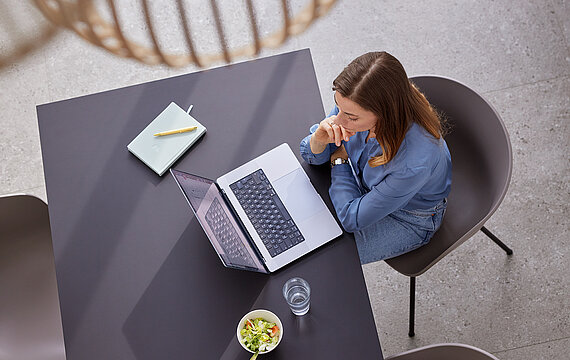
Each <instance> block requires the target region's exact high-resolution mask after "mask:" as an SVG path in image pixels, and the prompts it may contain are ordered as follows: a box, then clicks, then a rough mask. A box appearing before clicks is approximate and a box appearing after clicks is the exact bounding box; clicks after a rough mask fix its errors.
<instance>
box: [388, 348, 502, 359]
mask: <svg viewBox="0 0 570 360" xmlns="http://www.w3.org/2000/svg"><path fill="white" fill-rule="evenodd" d="M458 359H461V360H499V359H497V358H496V357H495V356H493V355H491V354H489V353H488V352H486V351H483V350H481V349H478V348H476V347H474V346H470V345H464V344H435V345H428V346H424V347H421V348H418V349H414V350H410V351H406V352H403V353H401V354H397V355H392V356H388V357H387V358H385V360H458Z"/></svg>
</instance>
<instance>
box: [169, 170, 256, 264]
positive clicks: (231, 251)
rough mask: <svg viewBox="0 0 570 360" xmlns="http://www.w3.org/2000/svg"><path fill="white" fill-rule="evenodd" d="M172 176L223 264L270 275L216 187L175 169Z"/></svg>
mask: <svg viewBox="0 0 570 360" xmlns="http://www.w3.org/2000/svg"><path fill="white" fill-rule="evenodd" d="M170 173H171V174H172V175H173V177H174V179H175V181H176V183H177V184H178V186H179V188H180V190H181V191H182V193H183V194H184V197H185V198H186V200H187V201H188V204H189V205H190V208H191V209H192V211H193V212H194V214H195V215H196V218H197V219H198V222H199V223H200V225H201V226H202V228H203V229H204V232H205V233H206V236H207V237H208V239H209V240H210V243H211V244H212V246H213V247H214V249H215V250H216V252H217V253H218V256H219V257H220V260H221V261H222V263H223V264H224V265H225V266H227V267H231V268H236V269H241V270H249V271H257V272H263V273H267V270H266V268H265V266H264V265H263V264H262V263H261V261H260V260H259V257H258V255H257V253H256V251H255V250H254V249H253V247H252V245H251V244H250V242H249V240H248V239H247V237H246V236H245V234H244V233H243V230H242V229H241V227H240V226H239V224H238V223H237V221H236V219H235V218H234V215H233V213H232V211H231V210H230V208H229V207H228V205H227V204H226V202H225V200H224V199H223V197H222V196H221V194H220V191H219V189H218V187H217V186H216V184H215V183H214V182H213V181H212V180H209V179H206V178H203V177H200V176H196V175H192V174H188V173H185V172H182V171H179V170H175V169H171V170H170Z"/></svg>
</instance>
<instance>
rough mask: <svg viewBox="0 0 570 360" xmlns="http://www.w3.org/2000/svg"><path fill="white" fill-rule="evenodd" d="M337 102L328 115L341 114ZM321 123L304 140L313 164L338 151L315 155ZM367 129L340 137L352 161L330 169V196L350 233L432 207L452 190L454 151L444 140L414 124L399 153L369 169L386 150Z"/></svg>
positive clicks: (305, 151) (307, 158)
mask: <svg viewBox="0 0 570 360" xmlns="http://www.w3.org/2000/svg"><path fill="white" fill-rule="evenodd" d="M338 112H339V110H338V108H337V107H336V106H335V107H334V109H333V110H332V111H331V112H330V114H329V116H332V115H336V114H338ZM317 128H318V124H315V125H313V126H312V127H311V129H310V133H311V134H310V135H308V136H307V137H305V138H304V139H303V140H302V141H301V145H300V150H301V156H302V157H303V158H304V159H305V161H306V162H307V163H309V164H324V163H327V162H329V161H330V156H331V154H332V153H333V152H334V151H335V150H336V149H337V146H336V145H335V144H329V145H328V146H327V147H326V148H325V150H324V151H323V152H322V153H320V154H313V152H312V151H311V145H310V143H309V141H310V138H311V135H312V134H313V133H314V132H315V131H316V130H317ZM367 136H368V132H367V131H364V132H357V133H356V134H355V135H353V136H352V137H351V138H350V139H349V141H346V142H345V141H344V140H343V141H342V144H343V145H344V147H345V149H346V152H347V154H348V157H349V160H350V163H351V164H350V165H349V164H341V165H336V166H335V167H333V168H332V170H331V187H330V189H329V194H330V197H331V201H332V203H333V206H334V208H335V210H336V213H337V215H338V218H339V220H340V222H341V224H342V226H343V227H344V229H345V230H346V231H348V232H355V231H358V230H361V229H363V228H365V227H366V226H368V225H371V224H373V223H375V222H377V221H379V220H380V219H382V218H383V217H385V216H387V215H388V214H391V213H392V212H394V211H396V210H399V209H406V210H420V209H428V208H431V207H433V206H435V205H437V204H438V203H439V202H441V201H442V200H443V199H444V198H446V197H447V195H448V194H449V191H450V190H451V155H450V154H449V149H448V148H447V144H446V143H445V140H443V138H440V139H436V138H434V137H433V136H432V135H431V134H429V133H428V132H427V131H426V130H425V129H424V128H423V127H422V126H421V125H418V124H416V123H413V124H412V126H410V128H409V129H408V131H407V133H406V136H405V137H404V140H403V142H402V144H401V145H400V148H399V149H398V152H397V153H396V156H395V157H394V158H393V159H392V160H391V161H390V162H389V163H387V164H384V165H380V166H376V167H370V165H368V160H369V159H370V158H371V157H372V156H378V155H381V154H382V148H381V147H380V144H378V141H377V140H376V139H375V138H371V139H369V140H368V142H367V141H366V137H367Z"/></svg>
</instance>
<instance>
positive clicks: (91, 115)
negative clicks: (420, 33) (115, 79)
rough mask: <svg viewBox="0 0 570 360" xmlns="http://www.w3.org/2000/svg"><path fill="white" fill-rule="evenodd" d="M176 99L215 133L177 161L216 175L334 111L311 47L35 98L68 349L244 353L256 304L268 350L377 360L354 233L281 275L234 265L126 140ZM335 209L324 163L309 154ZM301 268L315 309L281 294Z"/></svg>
mask: <svg viewBox="0 0 570 360" xmlns="http://www.w3.org/2000/svg"><path fill="white" fill-rule="evenodd" d="M171 101H174V102H176V103H177V104H179V105H180V106H181V107H183V108H186V107H188V106H189V105H190V104H194V109H193V110H192V114H193V116H195V117H196V118H197V119H199V121H200V122H202V123H203V124H204V125H205V126H206V127H207V129H208V131H207V133H206V135H205V136H204V137H203V138H202V139H201V140H200V141H199V142H197V143H196V144H194V146H193V147H192V148H191V150H190V151H189V152H187V153H186V154H185V155H184V156H183V157H182V158H181V159H180V160H179V161H178V162H177V163H175V165H174V167H176V168H178V169H180V170H184V171H188V172H192V173H195V174H199V175H202V176H206V177H209V178H212V179H215V178H217V177H218V176H219V175H220V174H223V173H225V172H226V171H229V170H231V169H233V168H235V167H237V166H238V165H240V164H242V163H245V162H246V161H248V160H250V159H252V158H253V157H255V156H258V155H260V154H262V153H263V152H265V151H267V150H269V149H271V148H273V147H274V146H276V145H278V144H280V143H283V142H287V143H289V144H290V146H291V147H292V148H293V150H294V152H295V153H296V154H297V156H298V157H299V159H300V160H301V158H300V155H299V150H298V144H299V141H300V139H301V138H302V137H304V136H305V135H306V134H307V133H308V129H309V127H310V125H312V124H313V123H316V122H318V121H320V120H321V119H322V118H323V117H324V111H323V107H322V102H321V97H320V94H319V90H318V86H317V81H316V77H315V73H314V69H313V64H312V60H311V55H310V52H309V50H301V51H297V52H292V53H287V54H283V55H278V56H273V57H269V58H263V59H258V60H254V61H250V62H245V63H240V64H235V65H230V66H225V67H221V68H216V69H211V70H206V71H202V72H198V73H192V74H187V75H182V76H178V77H173V78H169V79H164V80H159V81H154V82H149V83H144V84H140V85H135V86H130V87H126V88H122V89H117V90H111V91H106V92H103V93H98V94H93V95H88V96H83V97H79V98H74V99H70V100H65V101H60V102H55V103H50V104H45V105H40V106H38V107H37V112H38V121H39V126H40V137H41V146H42V153H43V160H44V171H45V179H46V186H47V195H48V202H49V213H50V221H51V229H52V237H53V245H54V252H55V261H56V271H57V280H58V286H59V297H60V303H61V313H62V320H63V329H64V336H65V345H66V351H67V358H68V359H70V360H73V359H81V360H86V359H97V360H100V359H121V360H126V359H218V358H224V359H248V358H249V355H248V353H247V352H245V351H244V350H243V349H241V347H240V345H239V344H238V342H237V340H236V337H235V331H236V326H237V322H238V321H239V319H240V318H241V317H242V316H243V315H244V314H245V313H246V312H248V311H249V310H251V309H256V308H265V309H269V310H271V311H273V312H275V313H276V314H277V315H278V316H279V317H280V318H281V320H282V322H283V327H284V338H283V340H282V342H281V344H280V345H279V347H278V348H277V349H276V350H274V351H273V352H272V353H270V354H268V355H266V356H263V357H262V358H263V359H292V358H297V359H305V358H307V359H339V358H347V359H348V358H350V359H381V356H382V355H381V349H380V344H379V341H378V336H377V332H376V327H375V323H374V319H373V316H372V311H371V307H370V303H369V299H368V294H367V291H366V286H365V283H364V278H363V275H362V271H361V267H360V263H359V260H358V254H357V251H356V247H355V244H354V241H353V238H352V236H351V235H349V234H345V235H344V236H342V237H340V238H338V239H336V240H334V241H332V242H331V243H329V244H327V245H326V246H324V247H322V248H320V249H318V250H317V251H315V252H313V253H311V254H309V255H307V256H305V257H304V258H302V259H300V260H299V261H297V262H295V263H293V264H291V265H289V266H287V267H286V268H284V269H282V270H280V271H278V272H277V273H275V274H272V275H264V274H257V273H250V272H245V271H239V270H232V269H226V268H224V267H223V266H222V264H221V262H220V261H219V259H218V257H217V255H216V254H215V252H214V250H213V249H212V247H211V245H210V243H209V242H208V240H207V238H206V236H205V235H204V232H203V231H202V229H201V228H200V226H199V224H198V222H197V221H196V219H195V218H194V217H193V215H192V213H191V210H190V208H189V207H188V205H187V203H186V201H185V200H184V198H183V196H182V194H181V193H180V190H179V189H178V188H177V186H176V185H175V182H174V180H173V179H172V178H171V176H170V175H168V174H165V175H164V176H163V177H159V176H157V175H156V174H155V173H154V172H152V170H150V169H149V168H147V167H146V166H145V165H144V164H143V163H141V162H140V161H139V160H138V159H137V158H135V157H134V156H133V155H131V154H130V153H129V152H128V151H127V149H126V145H127V144H128V143H129V142H130V141H131V140H132V139H133V138H134V137H135V136H136V135H137V134H138V133H139V132H140V131H141V130H142V129H143V128H144V127H145V126H146V125H147V124H148V123H149V122H150V120H152V119H153V118H154V117H155V116H156V115H157V114H159V113H160V112H161V111H162V109H164V107H166V106H167V105H168V104H169V103H170V102H171ZM303 166H304V168H305V170H306V171H307V173H308V175H309V177H310V178H311V180H312V181H313V183H314V185H315V187H316V188H317V190H318V191H319V193H320V194H321V195H322V196H323V198H324V199H325V200H326V202H327V205H328V206H329V207H330V208H331V209H332V206H331V203H330V200H329V197H328V193H327V189H328V186H329V182H330V171H329V169H328V166H320V167H314V166H309V165H307V164H304V163H303ZM292 276H301V277H303V278H305V279H307V280H308V281H309V283H310V284H311V286H312V292H313V293H312V298H311V311H310V312H309V314H308V315H306V316H304V317H300V318H297V317H295V316H294V315H293V314H291V313H290V311H289V309H288V307H287V305H286V303H285V301H284V299H283V298H282V295H281V287H282V286H283V283H284V282H285V281H286V280H287V279H288V278H290V277H292Z"/></svg>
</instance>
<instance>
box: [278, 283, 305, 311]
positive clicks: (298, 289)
mask: <svg viewBox="0 0 570 360" xmlns="http://www.w3.org/2000/svg"><path fill="white" fill-rule="evenodd" d="M283 296H284V297H285V300H286V301H287V304H289V307H290V308H291V311H292V312H293V314H295V315H298V316H300V315H305V314H306V313H307V312H308V311H309V306H310V300H311V287H310V286H309V283H308V282H307V281H306V280H304V279H302V278H300V277H294V278H291V279H289V280H287V282H286V283H285V285H283Z"/></svg>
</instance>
